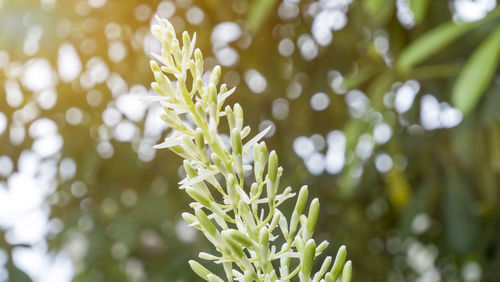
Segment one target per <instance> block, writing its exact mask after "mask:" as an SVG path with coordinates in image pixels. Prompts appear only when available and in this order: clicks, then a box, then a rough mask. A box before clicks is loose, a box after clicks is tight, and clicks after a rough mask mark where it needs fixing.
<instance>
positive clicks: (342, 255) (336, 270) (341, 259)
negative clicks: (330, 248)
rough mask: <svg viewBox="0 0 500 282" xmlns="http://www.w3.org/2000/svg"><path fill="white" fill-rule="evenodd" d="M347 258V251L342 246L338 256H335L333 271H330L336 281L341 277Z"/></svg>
mask: <svg viewBox="0 0 500 282" xmlns="http://www.w3.org/2000/svg"><path fill="white" fill-rule="evenodd" d="M346 257H347V249H346V247H345V246H344V245H342V246H340V248H339V250H338V251H337V255H336V256H335V260H334V262H333V266H332V270H330V273H331V274H332V276H333V279H334V280H337V277H339V275H340V271H341V270H342V267H343V265H344V263H345V259H346Z"/></svg>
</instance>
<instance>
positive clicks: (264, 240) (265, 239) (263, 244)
mask: <svg viewBox="0 0 500 282" xmlns="http://www.w3.org/2000/svg"><path fill="white" fill-rule="evenodd" d="M259 243H260V263H261V264H262V265H265V264H266V263H267V262H268V260H267V255H268V248H267V246H268V244H269V231H268V230H267V228H266V227H262V229H261V230H260V234H259Z"/></svg>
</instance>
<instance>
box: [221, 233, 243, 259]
mask: <svg viewBox="0 0 500 282" xmlns="http://www.w3.org/2000/svg"><path fill="white" fill-rule="evenodd" d="M222 238H224V241H225V242H226V244H227V246H228V247H229V249H230V250H231V253H232V254H233V255H235V256H236V257H238V258H240V259H241V258H243V257H244V256H245V253H244V252H243V249H242V248H241V245H240V244H238V242H236V241H235V240H233V239H232V238H231V236H230V235H229V234H228V232H226V231H223V232H222Z"/></svg>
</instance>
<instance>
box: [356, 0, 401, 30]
mask: <svg viewBox="0 0 500 282" xmlns="http://www.w3.org/2000/svg"><path fill="white" fill-rule="evenodd" d="M363 8H364V10H365V11H366V12H367V13H368V14H369V15H370V17H371V18H372V20H373V21H374V22H375V23H376V24H377V25H383V24H385V23H386V22H387V21H388V20H389V19H390V17H391V16H392V14H393V11H394V1H386V0H365V1H364V2H363Z"/></svg>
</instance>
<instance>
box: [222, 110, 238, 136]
mask: <svg viewBox="0 0 500 282" xmlns="http://www.w3.org/2000/svg"><path fill="white" fill-rule="evenodd" d="M224 111H225V113H226V117H227V122H228V124H229V130H233V128H234V126H235V125H236V120H235V118H234V113H233V110H232V109H231V107H230V106H229V105H228V106H226V108H225V109H224Z"/></svg>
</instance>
